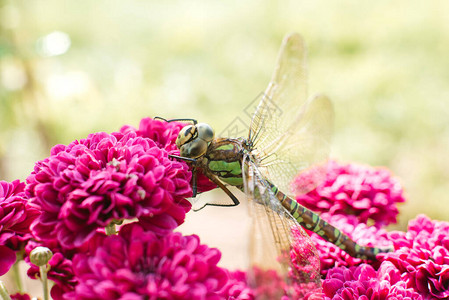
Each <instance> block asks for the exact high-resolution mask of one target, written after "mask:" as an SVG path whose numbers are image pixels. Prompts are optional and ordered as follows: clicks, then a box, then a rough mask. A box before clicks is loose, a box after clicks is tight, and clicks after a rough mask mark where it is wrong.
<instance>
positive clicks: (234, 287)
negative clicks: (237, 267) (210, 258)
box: [221, 271, 255, 300]
mask: <svg viewBox="0 0 449 300" xmlns="http://www.w3.org/2000/svg"><path fill="white" fill-rule="evenodd" d="M228 278H229V279H228V281H227V283H226V285H225V286H224V288H223V289H222V291H221V295H222V297H223V298H224V299H228V300H254V299H255V295H254V291H253V290H252V289H251V288H250V287H249V286H248V283H247V282H248V278H247V274H246V273H245V272H243V271H234V272H228Z"/></svg>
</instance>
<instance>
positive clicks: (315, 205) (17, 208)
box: [0, 118, 449, 300]
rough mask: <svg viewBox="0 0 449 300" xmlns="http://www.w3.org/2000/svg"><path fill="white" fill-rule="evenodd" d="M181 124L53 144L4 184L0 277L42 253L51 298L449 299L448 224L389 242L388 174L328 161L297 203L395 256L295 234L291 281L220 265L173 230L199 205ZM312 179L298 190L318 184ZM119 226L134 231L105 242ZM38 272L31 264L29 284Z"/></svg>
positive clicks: (392, 215)
mask: <svg viewBox="0 0 449 300" xmlns="http://www.w3.org/2000/svg"><path fill="white" fill-rule="evenodd" d="M183 126H184V124H182V123H179V122H164V121H159V120H153V119H150V118H145V119H143V120H142V121H141V123H140V126H139V128H138V129H136V128H133V127H131V126H124V127H122V128H121V130H120V131H119V132H115V133H112V134H108V133H95V134H91V135H89V136H88V137H87V138H86V139H82V140H80V141H74V142H72V143H70V144H69V145H67V146H64V145H57V146H55V147H54V148H53V149H52V151H51V155H50V156H49V157H48V158H46V159H44V160H42V161H39V162H37V163H36V165H35V168H34V171H33V172H32V173H31V174H30V175H29V176H28V178H27V184H26V185H25V184H24V183H21V182H19V181H13V182H11V183H8V182H0V274H3V273H6V272H7V271H8V270H9V268H10V267H11V265H12V264H13V263H14V262H15V260H16V253H20V254H23V255H24V259H25V261H27V262H28V263H30V252H31V251H32V250H33V249H35V248H36V247H37V246H44V247H47V248H49V249H50V250H51V251H52V253H53V256H52V257H51V258H50V260H49V261H48V264H47V269H48V271H47V276H48V278H49V279H50V280H52V281H53V282H54V285H53V287H52V289H51V295H52V298H53V299H54V300H67V299H142V298H145V299H241V300H251V299H283V300H286V299H287V298H288V296H290V297H294V298H295V299H298V298H299V299H307V300H317V299H323V298H324V299H367V300H377V299H404V300H408V299H410V300H411V299H418V300H424V299H449V223H448V222H439V221H433V220H430V219H429V218H427V217H425V216H418V217H417V218H416V219H415V220H412V221H410V223H409V228H408V231H407V232H400V231H393V232H387V231H386V230H385V229H384V228H383V227H384V226H385V225H388V224H390V223H393V222H396V217H397V214H398V209H397V207H396V205H397V204H398V203H400V202H403V201H404V197H403V194H402V188H401V187H400V185H399V183H398V181H397V180H396V179H394V178H392V177H391V174H390V173H389V172H388V171H386V170H384V169H376V168H369V167H366V166H358V165H355V164H349V165H340V164H337V163H336V162H331V163H330V164H329V166H328V169H327V174H326V179H325V181H324V182H323V183H322V184H321V185H319V186H318V187H317V188H316V189H315V190H312V191H310V192H309V193H307V194H305V195H299V196H298V197H297V200H298V202H300V203H301V204H303V205H304V206H306V207H308V208H310V209H312V210H314V211H317V212H319V213H321V217H322V218H323V219H325V220H326V221H327V222H329V223H330V224H333V225H334V226H335V227H337V228H339V229H340V230H341V231H342V232H344V233H346V234H347V235H348V236H350V237H351V238H352V239H353V240H355V241H357V242H358V243H359V244H360V245H364V246H374V247H380V248H385V247H389V246H391V245H393V246H394V251H393V252H390V253H382V254H379V255H378V256H377V258H378V259H377V261H362V260H361V259H356V258H353V257H350V256H349V255H348V254H346V253H345V252H344V251H342V250H341V249H340V248H337V247H336V246H335V245H333V244H331V243H329V242H326V241H324V240H323V239H322V238H321V237H319V236H318V235H317V234H314V233H310V237H311V238H308V237H307V234H306V233H304V232H303V231H302V230H301V229H299V228H294V229H293V231H292V233H291V234H292V235H291V237H293V241H294V243H293V244H292V245H291V248H290V252H288V251H286V252H285V253H284V256H283V257H280V258H279V259H280V260H281V261H284V260H286V259H288V260H289V262H290V266H291V267H292V268H290V269H289V272H287V273H286V274H287V276H288V277H290V279H292V278H293V279H294V280H293V282H292V281H285V278H284V277H283V275H282V276H281V275H280V274H278V273H277V272H275V271H274V270H266V269H261V268H257V266H253V268H252V269H251V274H249V273H245V272H242V271H235V272H231V271H229V270H226V269H224V268H221V267H219V266H218V263H219V260H220V256H221V253H220V252H219V250H218V249H215V248H209V247H208V246H206V245H203V244H201V243H200V241H199V238H198V237H197V236H195V235H192V236H183V235H181V234H180V233H174V232H173V230H174V229H175V228H176V227H177V226H178V225H180V224H181V223H182V222H183V221H184V217H185V214H186V213H187V212H188V210H189V209H190V203H189V202H188V201H187V199H186V198H187V197H189V196H191V195H192V189H191V186H190V185H191V180H192V167H191V166H190V165H189V164H188V163H186V162H184V161H182V160H179V159H175V158H173V157H171V156H170V155H175V156H176V155H178V154H179V152H178V150H177V149H176V145H175V140H176V137H177V134H178V132H179V131H180V129H181V128H182V127H183ZM312 173H313V170H312ZM314 174H315V175H316V172H315V173H314ZM312 175H313V174H312ZM195 176H197V184H198V191H199V192H204V191H207V190H210V189H212V188H215V187H216V186H215V185H214V184H213V183H211V182H210V181H209V180H208V179H207V177H205V176H204V175H203V174H202V173H201V170H197V173H196V174H195ZM307 176H308V174H307V173H305V174H301V175H300V176H298V178H297V179H296V180H297V182H296V184H297V185H298V186H304V184H303V183H301V181H303V180H305V182H306V183H308V182H314V179H313V178H312V179H310V178H309V179H310V180H308V179H307ZM123 220H126V222H133V223H130V224H125V225H120V226H118V234H112V233H111V232H110V231H108V234H110V235H109V236H107V235H106V234H105V227H107V228H109V227H110V225H111V224H121V222H122V221H123ZM371 224H372V225H375V226H369V225H371ZM114 226H115V225H114ZM30 228H31V229H30ZM315 248H316V249H315ZM316 250H317V251H316ZM17 251H23V252H17ZM288 254H289V255H288ZM19 258H20V257H19ZM320 266H321V273H320V272H319V270H320ZM39 272H40V270H39V267H37V266H34V265H32V264H30V268H29V269H28V272H27V273H28V275H29V276H30V277H32V278H37V277H39V276H40V273H39ZM249 279H251V280H249ZM249 281H252V282H255V283H258V285H256V286H251V287H250V286H249V285H248V282H249ZM321 285H322V288H321ZM287 295H288V296H287ZM11 298H12V299H30V297H29V296H28V295H27V294H20V293H17V294H14V295H11Z"/></svg>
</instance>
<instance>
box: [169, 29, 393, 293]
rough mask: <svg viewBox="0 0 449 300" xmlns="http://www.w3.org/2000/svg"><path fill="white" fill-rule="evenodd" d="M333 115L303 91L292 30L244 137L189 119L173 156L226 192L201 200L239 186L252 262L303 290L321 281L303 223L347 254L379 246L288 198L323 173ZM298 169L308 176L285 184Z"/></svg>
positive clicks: (364, 254)
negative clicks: (220, 133)
mask: <svg viewBox="0 0 449 300" xmlns="http://www.w3.org/2000/svg"><path fill="white" fill-rule="evenodd" d="M333 119H334V112H333V107H332V104H331V102H330V100H329V99H328V98H327V97H325V96H323V95H317V96H314V97H312V98H308V97H307V86H306V58H305V46H304V43H303V40H302V38H301V37H300V36H299V35H298V34H290V35H288V36H286V38H285V39H284V41H283V43H282V46H281V50H280V53H279V56H278V59H277V64H276V68H275V71H274V74H273V77H272V79H271V82H270V83H269V85H268V88H267V89H266V91H265V92H264V94H263V97H262V98H261V100H260V102H259V104H258V106H257V108H256V110H255V112H254V114H253V116H252V120H251V125H250V128H249V133H248V137H246V138H243V137H238V138H215V134H214V130H213V129H212V127H211V126H209V125H207V124H205V123H197V122H196V121H195V120H191V121H192V123H193V124H190V125H187V126H185V127H183V128H182V129H181V131H180V132H179V135H178V137H177V140H176V145H177V146H178V148H179V150H180V155H179V156H175V157H176V158H178V159H182V160H186V161H189V162H190V163H191V164H192V166H193V169H194V172H195V171H196V170H198V169H201V171H202V172H203V173H204V174H205V175H206V176H207V177H208V178H209V179H210V180H211V181H213V182H214V183H215V184H217V185H218V186H219V187H220V188H221V189H222V190H223V191H225V192H226V194H227V195H228V196H229V200H228V201H227V202H223V200H220V201H221V202H218V201H217V202H214V201H216V200H210V201H209V202H206V203H204V205H203V207H204V206H205V205H215V206H235V205H238V204H239V200H238V199H237V197H236V196H235V195H234V194H233V193H232V192H231V191H230V190H229V189H228V188H227V185H231V186H235V187H237V188H239V189H240V190H242V191H243V192H244V193H245V194H246V196H247V200H248V201H249V206H250V212H251V215H252V220H253V234H252V257H253V258H252V264H253V265H254V266H257V267H258V268H261V269H264V270H268V269H274V270H277V271H278V272H280V273H281V274H284V275H285V276H286V277H288V278H289V279H290V282H296V283H298V282H300V283H302V284H306V286H307V288H304V286H303V288H302V291H303V293H305V292H307V291H308V290H313V289H319V287H320V282H321V281H320V270H319V266H320V262H319V258H318V255H317V252H316V249H315V246H314V244H313V242H312V240H311V239H310V237H309V236H308V235H307V233H306V232H305V231H304V229H303V227H304V228H307V229H308V230H311V231H313V232H315V233H317V234H319V235H320V236H322V237H323V238H324V239H326V240H328V241H330V242H332V243H334V244H335V245H337V246H338V247H340V248H341V249H343V250H344V251H346V252H347V253H349V254H350V255H352V256H354V257H359V258H362V259H375V257H376V255H377V254H378V253H379V252H382V251H385V250H382V249H378V248H371V247H363V246H359V245H357V244H356V243H355V242H354V241H352V240H351V239H350V238H349V237H348V236H346V235H345V234H343V233H342V232H341V231H339V230H338V229H336V228H335V227H333V226H332V225H330V224H328V223H327V222H326V221H324V220H322V219H321V218H320V217H319V216H318V215H317V214H315V213H313V212H312V211H310V210H308V209H306V208H305V207H303V206H301V205H300V204H298V203H297V202H296V201H295V200H293V199H294V198H292V196H294V195H297V194H300V193H306V192H308V191H310V190H312V189H313V188H315V187H316V185H317V184H318V183H319V182H320V180H322V179H323V177H324V176H325V171H326V160H327V157H328V155H329V148H330V139H331V136H332V131H333ZM178 120H179V119H178ZM305 171H307V180H305V181H304V182H302V183H299V184H295V185H292V181H293V179H294V178H295V177H296V176H297V175H298V173H300V172H305ZM193 178H194V183H193V190H194V195H195V194H196V183H195V178H196V176H194V177H193ZM201 208H202V207H201ZM292 258H293V261H294V263H293V262H292ZM297 297H298V298H300V297H301V296H300V295H299V296H298V295H297Z"/></svg>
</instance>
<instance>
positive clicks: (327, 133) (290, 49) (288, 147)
mask: <svg viewBox="0 0 449 300" xmlns="http://www.w3.org/2000/svg"><path fill="white" fill-rule="evenodd" d="M333 119H334V113H333V108H332V103H331V102H330V100H329V99H328V98H326V97H325V96H323V95H318V96H315V97H313V98H311V99H310V100H307V87H306V62H305V48H304V43H303V41H302V39H301V37H300V36H299V35H297V34H292V35H289V36H287V37H286V38H285V39H284V42H283V44H282V47H281V50H280V53H279V57H278V61H277V66H276V68H275V71H274V74H273V78H272V80H271V82H270V84H269V85H268V88H267V90H266V91H265V94H264V97H262V99H261V101H260V102H259V105H258V107H257V109H256V111H255V112H254V114H253V117H252V121H251V127H250V135H249V139H250V141H252V143H253V147H254V148H255V151H254V153H255V154H256V155H257V157H258V158H259V162H258V166H259V169H260V171H261V173H262V175H263V176H264V177H266V178H268V179H269V180H270V181H271V182H273V183H274V184H275V185H276V186H277V187H278V188H279V189H280V190H282V191H283V192H284V193H286V194H288V195H291V196H294V195H297V194H300V193H306V192H308V191H310V190H311V189H313V188H314V187H315V186H316V185H317V184H318V182H319V181H320V180H322V179H323V178H324V175H325V162H326V160H327V157H328V156H329V149H330V143H329V141H330V138H331V136H332V131H333ZM312 167H313V169H311V168H312ZM306 169H310V172H309V173H310V176H309V177H308V180H307V181H305V182H302V183H299V184H295V185H292V181H293V179H294V177H295V176H296V175H298V173H299V172H301V171H304V170H306Z"/></svg>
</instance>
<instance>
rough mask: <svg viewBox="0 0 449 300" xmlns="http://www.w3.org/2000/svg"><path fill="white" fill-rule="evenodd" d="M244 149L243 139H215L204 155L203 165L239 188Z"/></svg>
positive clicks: (241, 182) (241, 183) (221, 178)
mask: <svg viewBox="0 0 449 300" xmlns="http://www.w3.org/2000/svg"><path fill="white" fill-rule="evenodd" d="M245 151H246V150H245V144H244V140H243V139H227V138H226V139H225V138H218V139H215V140H213V141H212V142H211V144H210V145H209V148H208V150H207V153H206V155H205V156H204V159H205V161H204V165H205V167H206V169H208V171H209V172H211V173H212V174H214V175H215V176H217V177H218V178H220V180H222V181H223V182H225V183H227V184H230V185H233V186H237V187H239V188H241V187H242V185H243V180H242V160H243V156H244V153H245Z"/></svg>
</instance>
